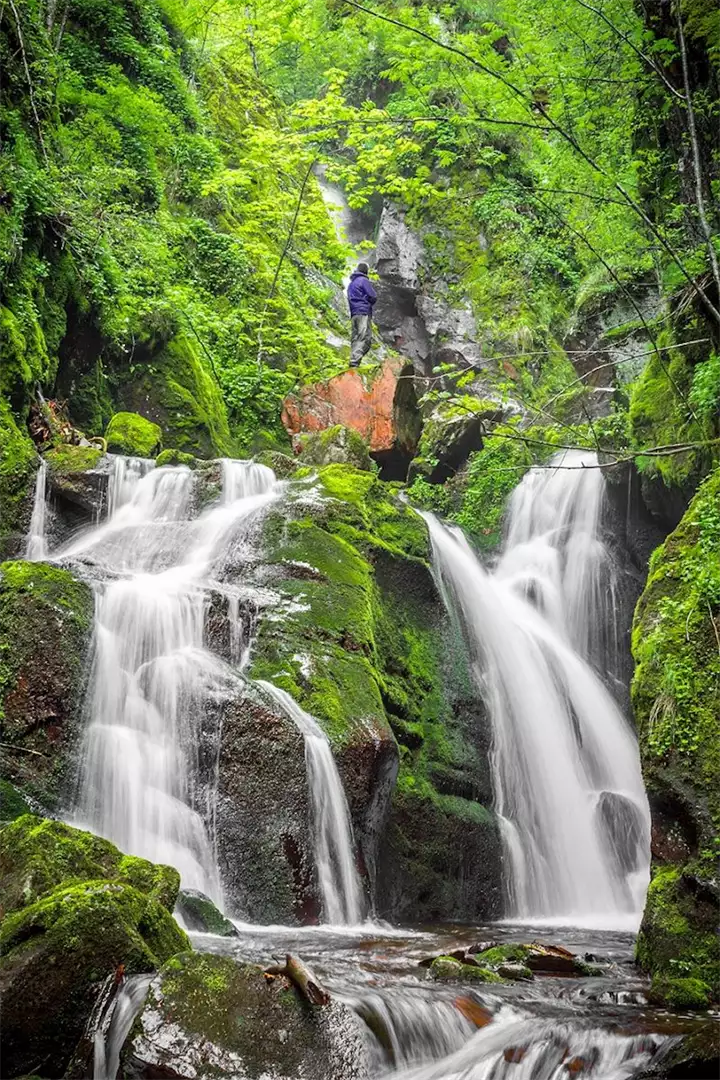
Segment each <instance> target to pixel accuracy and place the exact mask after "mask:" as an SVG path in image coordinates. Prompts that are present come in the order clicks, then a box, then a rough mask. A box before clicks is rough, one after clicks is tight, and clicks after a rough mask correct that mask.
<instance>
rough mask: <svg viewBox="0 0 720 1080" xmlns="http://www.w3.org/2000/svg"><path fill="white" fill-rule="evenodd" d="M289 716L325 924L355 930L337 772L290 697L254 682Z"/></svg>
mask: <svg viewBox="0 0 720 1080" xmlns="http://www.w3.org/2000/svg"><path fill="white" fill-rule="evenodd" d="M258 685H259V686H261V687H262V688H263V690H265V691H266V692H267V693H268V694H269V695H270V696H271V697H272V698H273V699H274V700H275V701H276V702H277V703H278V705H279V706H280V708H281V709H282V710H283V712H284V713H285V714H286V715H287V716H288V717H290V719H291V720H292V721H293V723H294V724H295V725H296V727H297V728H298V730H299V731H300V732H301V734H302V737H303V739H304V740H305V764H306V768H307V778H308V788H309V790H310V806H311V813H312V834H313V842H314V855H315V864H316V866H317V874H318V883H319V886H320V895H321V897H322V906H323V915H324V917H325V921H326V922H328V923H332V924H340V925H349V926H356V925H357V924H358V923H360V922H361V921H362V918H363V893H362V886H361V884H360V878H359V876H358V872H357V869H356V867H355V853H354V847H353V835H352V825H351V822H350V813H349V811H348V805H347V799H346V798H345V791H344V789H343V785H342V780H341V779H340V773H339V772H338V768H337V765H336V763H335V758H334V757H333V753H332V749H331V747H330V742H329V740H328V737H327V735H326V734H325V732H324V731H323V730H322V728H321V727H320V725H319V724H318V722H317V720H316V719H315V717H314V716H311V715H310V714H309V713H306V712H305V710H304V709H301V708H300V706H299V705H298V703H297V702H296V701H295V699H294V698H293V697H291V696H290V694H288V693H286V692H285V691H284V690H280V689H279V688H278V687H277V686H273V685H272V684H271V683H268V682H263V681H258Z"/></svg>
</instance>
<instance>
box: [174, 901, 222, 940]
mask: <svg viewBox="0 0 720 1080" xmlns="http://www.w3.org/2000/svg"><path fill="white" fill-rule="evenodd" d="M177 910H178V911H179V913H180V915H181V916H182V918H183V921H184V922H185V924H186V925H187V926H188V927H189V929H190V930H195V931H198V932H200V933H204V934H218V935H219V936H220V937H236V936H237V930H236V929H235V927H234V926H233V924H232V923H231V922H230V920H229V919H226V918H225V916H224V915H223V914H222V912H220V911H218V909H217V908H216V907H215V904H213V902H212V900H210V899H209V898H208V897H207V896H204V895H203V894H202V893H199V892H189V891H185V890H181V891H180V893H179V895H178V898H177Z"/></svg>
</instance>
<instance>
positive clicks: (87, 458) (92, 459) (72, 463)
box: [44, 443, 103, 476]
mask: <svg viewBox="0 0 720 1080" xmlns="http://www.w3.org/2000/svg"><path fill="white" fill-rule="evenodd" d="M102 456H103V452H102V450H100V449H99V448H96V447H94V446H71V445H70V444H69V443H61V444H60V445H59V446H55V447H53V449H52V450H48V451H47V453H46V454H45V455H44V458H45V461H46V462H47V466H48V469H50V471H51V472H52V473H54V474H55V475H56V476H67V475H69V474H70V473H77V472H87V471H88V470H90V469H94V468H95V467H96V466H97V464H98V462H99V461H100V459H101V457H102Z"/></svg>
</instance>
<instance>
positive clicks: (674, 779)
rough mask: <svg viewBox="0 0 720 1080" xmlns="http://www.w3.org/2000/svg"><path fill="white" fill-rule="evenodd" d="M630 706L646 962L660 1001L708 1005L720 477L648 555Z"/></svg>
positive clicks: (716, 970)
mask: <svg viewBox="0 0 720 1080" xmlns="http://www.w3.org/2000/svg"><path fill="white" fill-rule="evenodd" d="M633 653H634V657H635V662H636V669H635V675H634V678H633V682H632V700H633V705H634V708H635V715H636V717H637V723H638V732H639V737H640V748H641V754H642V765H643V773H644V776H645V782H646V786H647V791H648V796H649V799H650V806H651V811H652V819H653V832H652V855H653V878H652V882H651V884H650V889H649V892H648V899H647V907H646V910H645V916H644V919H643V924H642V928H641V931H640V938H639V940H638V959H639V961H640V963H641V964H642V965H643V967H645V968H646V969H647V970H648V971H650V972H651V973H652V975H653V990H654V992H655V994H656V995H657V996H658V997H659V998H661V999H663V1000H666V1001H668V1002H669V1003H670V1004H673V1005H677V1006H679V1007H683V1006H687V1005H691V1006H695V1007H702V1006H704V1005H706V1004H707V1002H708V1001H709V1000H711V999H713V998H714V997H715V996H716V994H717V988H718V985H719V984H720V950H719V949H718V942H717V938H716V934H715V931H716V928H717V922H718V899H719V894H718V886H717V863H716V858H717V845H718V837H719V834H720V798H719V795H720V739H719V738H718V735H719V733H720V472H718V471H717V470H716V471H715V472H714V473H713V474H712V475H711V476H709V477H708V478H707V480H705V482H704V483H703V484H702V485H701V487H700V489H699V491H698V493H697V494H696V495H695V497H694V499H693V500H692V502H691V504H690V506H689V508H688V510H687V512H686V514H685V516H684V517H683V519H682V521H681V522H680V524H679V525H678V527H677V529H675V531H674V532H673V533H671V534H670V536H669V537H668V538H667V540H666V541H665V543H664V544H663V545H662V546H661V547H659V548H658V549H657V550H656V551H655V552H654V554H653V556H652V558H651V560H650V573H649V576H648V580H647V584H646V586H645V590H644V592H643V594H642V596H641V597H640V601H639V603H638V606H637V610H636V613H635V623H634V627H633Z"/></svg>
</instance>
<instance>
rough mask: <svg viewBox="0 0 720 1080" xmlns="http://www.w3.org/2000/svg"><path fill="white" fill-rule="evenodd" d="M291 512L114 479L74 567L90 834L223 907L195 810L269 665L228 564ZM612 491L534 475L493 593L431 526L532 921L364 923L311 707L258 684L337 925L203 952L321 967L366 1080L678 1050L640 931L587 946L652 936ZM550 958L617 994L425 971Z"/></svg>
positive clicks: (130, 986)
mask: <svg viewBox="0 0 720 1080" xmlns="http://www.w3.org/2000/svg"><path fill="white" fill-rule="evenodd" d="M564 463H565V464H568V459H565V462H564ZM578 464H579V465H581V466H583V465H584V464H589V462H578ZM598 481H599V482H598ZM281 494H282V485H279V484H278V483H277V482H276V481H275V478H274V476H273V474H272V473H271V472H270V471H269V470H267V469H264V468H262V467H261V466H256V465H253V464H252V463H249V462H231V461H225V462H223V463H222V482H221V485H220V489H219V492H218V497H217V500H216V501H215V503H214V504H213V505H211V506H210V507H209V508H208V509H205V510H204V511H202V510H199V509H198V505H197V490H196V483H195V480H194V475H193V474H192V473H191V472H190V471H189V470H188V469H186V468H183V467H177V468H163V469H155V468H154V467H153V466H152V463H150V462H144V461H139V460H137V459H124V458H116V459H114V462H113V473H112V477H111V483H110V489H109V497H108V517H107V520H106V521H105V522H104V523H103V524H101V525H98V526H96V527H94V528H92V529H90V530H88V531H87V532H86V533H84V534H83V535H81V536H79V537H77V538H75V539H74V540H73V541H71V542H70V543H69V544H68V545H66V547H65V549H64V550H63V551H61V552H59V553H57V556H56V557H57V558H62V559H63V560H64V561H68V562H70V563H72V564H73V565H74V566H75V567H76V568H77V569H78V570H80V571H81V572H82V573H83V574H84V575H85V576H86V577H88V578H89V579H90V580H91V581H92V582H93V585H94V589H95V593H96V631H95V644H94V655H93V661H92V671H91V676H90V688H89V693H88V701H87V711H88V726H87V733H86V738H85V742H84V746H83V752H82V763H81V775H80V782H79V788H78V791H79V806H80V810H79V815H78V816H79V819H80V820H81V821H84V822H86V823H88V824H89V825H90V827H92V828H93V829H94V830H96V831H97V832H99V833H101V834H103V835H106V836H108V837H109V838H110V839H112V840H114V841H115V842H116V843H117V844H118V845H119V846H120V847H121V848H123V850H125V851H128V852H132V853H135V854H139V855H143V856H145V857H148V858H150V859H154V860H155V861H162V862H170V863H172V864H173V865H175V866H176V867H178V869H179V870H180V871H181V874H182V878H183V883H184V884H185V885H186V886H188V887H192V888H199V889H201V890H202V891H203V892H206V893H209V894H210V895H212V896H214V897H215V898H216V899H217V900H218V901H219V902H221V883H220V882H219V880H218V875H217V870H216V866H215V858H214V854H213V835H212V829H213V798H214V796H213V793H212V792H210V793H208V792H207V791H205V792H202V791H198V790H197V775H198V763H197V755H198V752H199V751H198V746H199V743H200V736H201V733H200V730H199V725H200V724H201V718H202V717H203V716H204V715H205V712H206V710H205V707H206V705H207V703H208V702H213V701H216V700H217V699H222V698H223V697H224V696H229V695H234V694H236V693H238V691H239V689H240V688H241V682H242V678H243V676H242V668H243V667H244V665H245V664H246V663H247V659H248V655H249V651H250V648H251V638H250V635H249V634H248V631H247V627H245V626H244V625H243V623H242V619H241V618H240V609H239V600H238V593H237V589H236V587H235V586H228V585H226V584H223V565H224V563H225V561H226V560H227V559H228V558H229V557H230V554H231V553H232V552H233V551H234V550H235V549H236V548H237V546H238V545H240V546H241V547H242V545H243V544H245V543H248V542H250V541H249V538H250V537H251V535H252V530H253V527H254V523H256V522H257V520H258V515H260V514H262V512H263V510H264V509H265V508H266V507H268V506H269V505H270V504H271V503H272V502H273V500H275V499H277V498H279V497H280V496H281ZM602 494H603V493H602V475H601V473H600V471H599V470H594V471H592V472H591V471H590V470H589V469H586V468H583V469H582V471H578V474H577V475H576V474H575V473H574V472H573V471H572V470H569V469H568V470H563V471H561V470H559V469H558V470H550V471H545V472H539V471H538V472H531V473H530V474H529V475H528V476H527V477H526V479H525V481H523V483H522V484H521V485H520V487H519V488H518V490H517V491H516V493H515V495H514V497H513V499H512V502H511V507H510V520H509V527H508V537H507V541H506V544H505V549H504V551H503V553H502V555H501V557H500V559H499V561H498V563H497V565H496V567H495V568H494V570H493V571H492V573H491V572H489V571H487V570H485V569H484V568H483V567H482V566H481V565H480V563H479V562H478V560H477V558H476V556H475V555H474V554H473V552H472V551H471V549H470V548H469V546H468V545H467V543H466V542H465V540H464V538H463V537H462V535H461V534H459V533H457V532H453V531H452V530H449V529H447V528H446V527H445V526H444V525H442V524H440V523H439V522H438V521H436V520H435V519H434V518H432V517H431V516H428V523H429V526H430V530H431V535H432V540H433V546H434V553H435V565H436V571H437V573H438V577H439V580H440V581H441V583H442V585H443V588H444V591H445V596H446V601H447V603H448V606H449V608H450V610H451V611H452V612H454V613H456V614H457V616H458V617H459V618H460V620H461V622H462V624H463V626H464V629H465V632H466V636H467V641H468V644H469V647H470V650H471V654H472V658H473V662H474V668H475V674H476V677H477V679H478V682H479V684H480V686H481V688H482V691H483V694H484V696H485V699H486V701H487V703H488V706H489V710H490V713H491V717H492V722H493V730H494V735H495V740H494V742H495V746H494V758H493V764H494V770H495V777H496V795H497V810H498V812H499V814H500V815H501V822H502V824H503V830H504V838H505V845H506V854H507V859H508V864H509V866H510V873H509V875H508V878H509V880H508V899H509V904H510V905H511V910H512V914H513V916H514V917H515V919H516V920H517V921H516V922H513V923H505V924H501V925H494V926H489V927H488V926H486V927H475V928H471V927H453V926H448V927H433V928H427V927H420V928H417V929H408V928H405V929H396V928H392V927H385V928H383V927H379V926H378V927H374V928H373V927H371V926H370V925H369V924H365V925H360V924H361V923H362V918H363V903H364V898H363V895H362V889H361V886H360V883H359V880H358V875H357V872H356V868H355V862H354V855H353V838H352V829H351V825H350V818H349V814H348V809H347V801H346V799H345V795H344V792H343V789H342V784H341V782H340V778H339V775H338V771H337V767H336V764H335V762H334V760H333V757H332V753H331V749H330V744H329V742H328V740H327V738H326V736H325V735H324V733H323V732H322V729H321V728H320V727H319V725H318V723H317V721H316V720H315V719H314V718H313V717H312V716H310V715H309V714H308V713H306V712H304V710H302V709H301V708H300V707H299V706H298V705H297V703H296V702H295V701H294V699H293V698H291V697H290V696H289V695H287V694H285V693H284V692H283V691H281V690H279V689H278V688H277V687H274V686H271V685H270V684H259V686H260V689H261V691H263V692H264V693H265V694H266V695H269V696H270V697H272V699H273V700H274V702H275V703H276V704H277V705H278V706H279V707H280V708H281V709H282V710H283V712H284V713H285V714H286V715H287V716H288V717H289V718H290V719H292V721H293V722H294V723H295V724H296V725H297V727H298V729H299V730H300V731H301V733H302V735H303V738H304V742H305V755H306V766H307V774H308V786H309V790H310V798H311V810H312V822H311V825H312V834H313V837H314V854H315V858H316V864H317V873H318V879H319V883H320V889H321V894H322V901H323V913H324V916H325V919H326V920H327V921H328V922H329V923H331V924H335V925H323V926H320V927H296V928H289V927H258V926H248V925H245V924H240V923H238V924H236V925H237V927H238V930H239V935H240V936H239V937H238V938H229V939H228V938H218V937H214V936H212V935H193V944H194V945H195V947H196V948H198V949H201V950H209V951H213V952H221V953H227V954H230V955H233V956H235V957H236V958H237V959H238V960H241V961H245V962H247V961H256V962H259V963H263V964H266V963H267V962H268V961H269V959H270V957H271V956H273V955H277V954H282V953H284V952H295V953H298V954H299V955H301V956H302V958H303V959H304V960H305V961H306V962H307V963H309V964H310V965H311V966H312V968H313V970H314V971H316V972H317V974H318V975H319V976H320V978H321V979H322V980H323V982H324V983H325V984H326V985H327V987H328V989H329V990H330V991H331V993H332V994H333V995H334V996H335V997H337V998H339V999H340V1000H342V1001H344V1002H345V1003H346V1004H347V1005H349V1006H350V1007H351V1008H352V1009H353V1010H354V1011H355V1013H356V1014H357V1017H358V1023H359V1024H360V1025H361V1027H362V1030H363V1032H364V1036H365V1039H366V1042H367V1047H368V1054H369V1058H370V1062H371V1066H370V1074H369V1075H370V1076H371V1077H373V1078H378V1080H379V1078H385V1077H388V1078H389V1077H392V1078H393V1080H441V1078H442V1080H453V1078H457V1080H506V1078H507V1080H567V1077H569V1076H572V1075H575V1074H577V1073H579V1074H581V1075H583V1074H587V1075H591V1076H593V1077H594V1078H596V1080H629V1078H631V1077H634V1076H639V1075H640V1074H641V1073H643V1072H644V1070H645V1068H646V1067H647V1066H648V1064H649V1063H652V1062H655V1061H656V1060H657V1059H658V1058H659V1057H660V1056H661V1055H662V1054H663V1052H664V1051H665V1050H666V1049H667V1048H668V1047H669V1046H670V1045H672V1043H673V1042H674V1041H675V1040H676V1038H677V1037H678V1035H679V1034H680V1032H681V1027H682V1025H680V1026H678V1025H677V1024H676V1025H675V1027H673V1026H672V1025H670V1026H668V1024H667V1023H666V1021H665V1019H664V1018H663V1017H661V1016H658V1014H657V1013H654V1012H653V1011H652V1010H649V1009H648V1007H647V1004H646V1001H645V997H644V990H645V986H644V983H643V981H642V979H640V978H639V977H638V975H637V972H636V970H635V968H634V967H633V965H632V963H631V957H632V947H633V935H632V934H631V933H627V932H620V931H618V930H613V931H610V930H598V929H594V930H593V929H584V930H578V929H576V928H575V929H573V927H577V926H578V925H579V924H581V923H585V924H597V925H599V924H601V923H602V922H603V921H605V922H606V923H609V924H611V925H613V926H619V925H620V924H621V923H622V922H623V921H625V922H627V923H628V924H630V923H634V922H635V920H636V919H637V912H638V910H639V906H640V903H641V900H642V892H643V889H644V885H645V882H646V879H647V847H648V818H647V805H646V801H645V796H644V791H643V788H642V783H641V780H640V773H639V767H638V755H637V748H636V745H635V741H634V737H633V734H632V731H631V729H630V728H629V726H628V724H627V722H626V720H625V719H624V717H623V716H622V715H621V713H620V711H619V709H618V707H617V705H616V704H615V701H614V699H613V698H612V696H611V694H610V693H609V692H608V690H607V689H606V686H605V685H604V681H603V677H602V676H603V673H604V668H603V665H604V664H605V665H607V666H609V665H610V659H609V657H610V653H611V651H612V649H613V648H614V647H615V646H614V643H613V641H612V639H611V638H608V637H607V636H603V635H602V634H598V633H597V632H596V624H597V622H598V621H599V620H604V619H605V617H606V616H607V615H608V607H607V604H608V603H609V605H610V609H611V608H612V596H613V593H612V588H611V583H612V565H611V560H610V559H609V557H608V555H607V551H606V550H605V548H604V546H603V544H602V539H601V532H600V529H601V518H602ZM609 582H610V584H608V583H609ZM218 594H220V595H221V596H222V598H223V601H224V603H225V605H226V611H227V614H228V617H229V620H230V624H231V626H230V631H231V632H230V654H231V660H232V663H231V664H228V663H226V662H225V661H223V660H221V659H220V658H219V657H218V656H216V655H214V654H213V653H212V652H211V651H210V650H209V648H208V647H207V643H206V641H205V638H204V623H205V618H206V614H207V611H208V607H209V605H210V603H211V602H212V600H211V597H216V596H217V595H218ZM603 605H605V607H603ZM216 736H217V737H216V743H217V745H219V733H216ZM529 918H534V919H541V920H543V919H547V920H550V919H554V920H555V921H556V922H557V923H558V924H561V925H558V926H557V927H556V929H555V930H553V931H552V933H551V932H550V931H548V930H547V929H545V928H543V927H542V926H538V925H537V923H534V924H533V925H532V928H530V927H528V926H526V925H522V924H521V922H520V920H522V919H529ZM343 924H344V925H343ZM532 939H539V940H545V941H555V942H561V943H562V944H563V945H565V946H568V947H570V948H571V949H573V950H574V951H576V952H579V953H591V954H592V955H593V957H594V959H595V960H597V961H598V962H599V963H600V967H601V974H600V975H599V976H594V977H591V978H585V979H574V978H572V979H568V978H565V979H560V978H554V977H544V978H536V979H535V980H534V981H533V982H528V983H524V982H522V983H512V984H507V985H478V984H477V983H474V984H472V985H446V984H442V983H437V982H435V981H433V980H432V979H431V978H430V977H429V976H428V971H427V968H426V967H424V966H420V961H421V960H425V961H427V960H428V959H429V958H431V957H432V956H434V955H439V954H442V953H447V952H450V951H452V950H453V949H455V948H458V947H462V948H463V949H471V948H472V946H473V944H474V943H477V942H478V941H485V942H487V941H493V942H496V941H499V942H505V941H517V942H522V941H529V940H532ZM147 985H148V978H147V977H142V978H140V979H135V980H129V982H128V983H127V984H126V985H125V986H124V987H123V988H122V989H121V991H120V992H119V993H118V995H117V998H116V1000H115V1005H114V1008H113V1011H112V1014H111V1015H109V1019H108V1021H107V1023H106V1024H105V1026H104V1027H103V1029H102V1031H98V1035H97V1038H96V1041H95V1066H94V1075H95V1077H96V1078H97V1080H106V1078H109V1077H114V1076H115V1075H116V1072H117V1067H118V1055H119V1054H120V1049H121V1047H122V1044H123V1042H124V1040H125V1038H126V1035H127V1032H128V1031H129V1029H130V1027H131V1025H132V1022H133V1019H134V1017H135V1015H136V1013H137V1010H138V1009H139V1008H140V1007H141V1005H142V1001H143V999H144V996H145V993H146V989H147ZM687 1023H691V1022H690V1021H688V1022H687Z"/></svg>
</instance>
